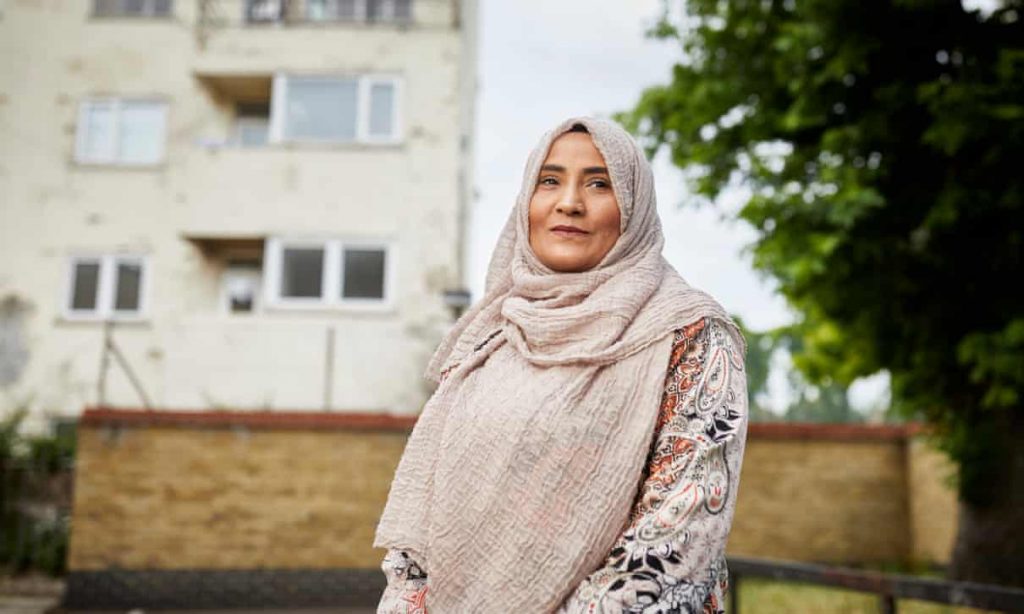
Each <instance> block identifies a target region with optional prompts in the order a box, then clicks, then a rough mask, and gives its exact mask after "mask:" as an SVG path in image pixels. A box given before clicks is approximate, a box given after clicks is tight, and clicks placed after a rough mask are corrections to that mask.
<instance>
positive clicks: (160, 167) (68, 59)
mask: <svg viewBox="0 0 1024 614" xmlns="http://www.w3.org/2000/svg"><path fill="white" fill-rule="evenodd" d="M475 14H476V9H475V3H474V2H473V1H472V0H46V1H45V2H38V1H32V2H29V1H24V0H22V1H19V0H0V401H2V403H3V404H4V406H5V408H9V407H15V406H25V407H28V408H30V411H31V416H32V421H30V424H34V425H35V427H36V428H40V427H41V426H46V425H51V424H53V423H54V422H55V421H56V422H59V421H67V420H73V419H74V418H75V417H76V416H78V415H79V414H80V413H81V411H82V409H83V408H84V407H87V406H96V405H99V406H108V407H115V408H117V407H130V408H142V407H146V408H152V409H174V410H192V409H195V410H209V409H240V410H262V409H267V410H274V411H294V410H301V411H311V410H316V411H321V410H328V411H336V412H360V413H367V412H370V413H373V412H381V413H392V414H414V413H416V412H418V411H419V410H420V408H421V405H422V403H423V402H424V401H425V400H426V398H427V396H428V395H429V392H430V390H429V387H428V385H427V383H426V382H425V380H424V379H423V378H422V371H423V368H424V367H425V365H426V361H427V359H428V358H429V356H430V353H431V352H432V350H433V348H434V347H435V346H436V344H437V342H438V340H439V339H440V337H441V335H442V334H443V333H444V331H445V330H446V329H447V327H448V326H450V325H451V322H452V321H453V318H454V317H456V316H457V315H458V313H459V310H460V309H461V308H463V307H464V306H465V303H466V301H467V294H466V293H465V291H464V290H463V288H464V287H465V280H464V275H465V269H464V266H463V253H464V247H463V246H464V234H465V227H466V219H467V211H468V207H469V204H470V193H471V189H470V178H471V176H472V172H471V170H472V169H471V166H470V165H471V155H472V142H473V135H472V127H473V100H474V92H475V68H474V66H475V58H474V49H475V40H474V37H475V21H476V20H475Z"/></svg>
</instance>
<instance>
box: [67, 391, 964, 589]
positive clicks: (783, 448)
mask: <svg viewBox="0 0 1024 614" xmlns="http://www.w3.org/2000/svg"><path fill="white" fill-rule="evenodd" d="M413 421H414V418H411V417H405V416H403V417H393V416H381V415H368V414H341V413H276V412H166V411H160V412H138V411H113V410H95V409H91V410H88V411H87V412H86V413H85V415H84V417H83V420H82V422H81V424H80V427H79V434H78V437H79V441H78V445H79V447H78V461H77V476H76V486H75V500H74V519H73V523H72V526H73V532H72V536H71V544H70V554H69V568H70V569H71V570H72V571H95V570H103V569H113V568H119V569H128V570H130V569H224V570H228V569H243V570H244V569H310V568H349V569H351V568H363V569H372V568H374V567H377V566H378V565H379V562H380V558H381V555H382V554H383V552H382V551H380V550H375V549H373V548H372V547H371V543H372V540H373V531H374V528H375V526H376V521H377V518H378V516H379V514H380V510H381V508H382V506H383V504H384V501H385V500H386V498H387V493H388V489H389V487H390V482H391V478H392V476H393V474H394V470H395V467H396V466H397V464H398V459H399V457H400V455H401V452H402V449H403V447H404V444H405V438H406V437H407V435H408V432H409V429H410V428H411V427H412V424H413ZM748 437H749V440H748V444H747V451H746V457H745V459H744V463H743V473H742V475H741V478H740V488H739V501H738V504H737V511H736V518H735V521H734V524H733V531H732V534H731V537H730V542H729V553H730V554H734V555H746V556H758V557H766V558H780V559H791V560H804V561H823V562H834V563H861V562H909V561H918V562H931V563H940V564H941V563H945V562H946V561H948V559H949V554H950V550H951V546H952V540H953V534H954V531H955V528H956V511H955V510H956V506H955V500H954V496H953V493H952V490H951V489H950V488H949V487H947V486H946V485H945V483H944V480H945V477H946V476H948V475H949V472H950V469H949V464H948V462H946V461H945V459H944V458H943V457H941V456H940V455H938V453H937V452H935V451H933V450H931V449H930V448H928V447H927V446H926V445H925V443H924V442H923V441H922V440H920V439H919V438H916V437H914V436H913V429H907V428H903V427H864V426H835V425H830V426H822V425H790V424H753V425H751V427H750V431H749V435H748Z"/></svg>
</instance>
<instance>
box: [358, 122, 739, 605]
mask: <svg viewBox="0 0 1024 614" xmlns="http://www.w3.org/2000/svg"><path fill="white" fill-rule="evenodd" d="M574 124H582V125H583V126H585V127H586V128H587V130H588V131H589V132H590V135H591V137H592V138H593V140H594V143H595V145H596V146H597V149H598V150H599V151H600V152H601V154H602V156H603V157H604V160H605V163H606V165H607V166H608V169H609V173H610V175H611V181H612V189H613V191H614V193H615V197H616V200H617V201H618V203H619V208H620V219H621V230H622V234H621V235H620V236H619V238H618V241H617V242H616V243H615V245H614V246H613V247H612V249H611V250H610V251H609V252H608V253H607V254H606V255H605V257H604V258H603V260H602V261H601V262H600V263H599V264H598V265H596V266H595V267H594V268H592V269H589V270H587V271H583V272H576V273H563V272H556V271H554V270H552V269H550V268H548V267H547V266H545V265H544V264H543V263H541V262H540V260H538V259H537V257H536V255H535V254H534V252H533V250H532V249H531V248H530V244H529V219H528V212H529V204H530V199H531V196H532V195H533V191H534V187H535V185H536V182H537V177H538V174H539V171H540V166H541V165H542V164H543V162H544V159H545V158H546V157H547V153H548V149H549V148H550V146H551V142H552V141H553V140H554V139H555V138H557V137H558V136H559V135H561V134H562V133H564V132H566V131H568V130H569V129H570V128H572V126H573V125H574ZM663 244H664V237H663V235H662V231H661V222H660V220H659V218H658V213H657V207H656V202H655V195H654V177H653V174H652V172H651V167H650V165H649V164H648V162H647V160H646V158H645V157H644V154H643V150H642V149H641V148H640V147H639V146H638V145H637V143H636V142H635V141H634V140H633V138H632V137H631V136H630V135H629V133H627V132H626V131H625V130H623V129H622V128H621V127H619V126H618V125H617V124H615V123H614V122H611V121H608V120H603V119H597V118H590V117H573V118H570V119H567V120H565V121H563V122H561V123H560V124H558V125H557V126H556V127H555V128H554V129H552V130H550V131H549V132H547V133H546V134H545V135H544V136H543V137H542V138H541V140H540V142H539V143H538V144H537V146H536V148H535V149H534V150H533V152H532V153H531V154H530V158H529V160H528V161H527V165H526V171H525V173H524V175H523V182H522V188H521V191H520V192H519V197H518V198H517V200H516V203H515V208H514V209H513V210H512V212H511V214H510V215H509V218H508V222H507V223H506V224H505V227H504V229H503V230H502V233H501V236H500V237H499V238H498V244H497V247H496V248H495V250H494V255H493V256H492V258H491V262H490V267H489V269H488V272H487V281H486V286H485V294H484V296H483V298H482V299H480V301H478V302H477V303H476V304H475V305H474V306H473V307H472V308H471V309H470V310H468V311H467V312H466V313H465V314H464V315H463V316H462V317H461V318H459V320H458V321H457V322H456V323H455V325H454V327H453V328H452V330H451V331H450V332H449V334H448V335H447V336H446V338H445V339H444V341H443V342H442V343H441V344H440V346H439V347H438V348H437V351H436V352H435V353H434V356H433V358H432V359H431V361H430V364H429V365H428V367H427V371H426V376H427V377H428V378H430V379H431V380H432V381H434V382H437V381H439V379H440V373H441V372H442V371H443V370H445V369H447V368H449V367H452V366H454V368H453V369H452V370H451V372H450V373H449V374H448V375H447V376H446V377H445V378H444V380H443V381H441V383H440V386H439V387H438V388H437V389H436V390H435V392H434V394H433V396H432V397H431V398H430V400H429V401H428V402H427V404H426V406H425V407H424V409H423V412H422V414H421V415H420V417H419V420H418V421H417V422H416V426H415V427H414V428H413V431H412V433H411V435H410V437H409V441H408V443H407V444H406V448H405V452H404V454H403V456H402V459H401V461H400V462H399V465H398V470H397V472H396V474H395V478H394V482H393V483H392V485H391V493H390V495H389V497H388V502H387V505H386V507H385V509H384V513H383V515H382V517H381V519H380V524H379V525H378V527H377V535H376V538H375V540H374V546H377V547H383V548H391V547H394V548H407V549H411V550H414V551H416V552H418V553H419V554H420V555H421V556H422V560H421V561H420V563H421V564H422V566H423V567H424V568H425V570H426V572H427V578H428V590H427V611H428V612H430V613H431V614H448V613H459V614H461V613H465V612H487V613H498V612H501V613H504V612H517V613H518V612H524V613H540V612H551V611H553V610H555V609H557V607H558V606H559V605H560V604H561V603H562V601H564V599H565V598H566V597H567V596H568V595H569V593H571V592H572V590H573V589H574V588H575V587H576V586H577V585H578V584H579V583H580V582H581V581H582V580H583V579H584V578H585V577H586V576H587V575H588V574H589V573H590V572H592V571H593V570H594V569H596V568H597V567H599V566H600V565H601V563H602V562H603V559H604V558H605V556H607V554H608V552H609V551H610V550H611V548H612V546H613V545H614V542H615V540H616V538H617V537H618V535H619V533H620V532H621V531H622V530H623V529H624V527H625V524H626V522H627V521H628V518H629V512H630V508H631V506H632V503H633V499H634V497H635V495H636V492H637V489H638V488H639V485H640V484H639V482H640V479H641V476H642V471H643V466H644V463H645V461H646V458H647V454H648V451H649V447H650V444H651V441H652V436H653V434H654V429H655V423H656V419H657V414H658V409H659V405H660V401H661V395H662V390H663V384H664V380H665V375H666V369H667V367H668V361H669V353H670V350H671V345H672V340H673V339H672V335H671V334H670V333H671V332H672V331H673V330H674V329H676V328H680V327H682V326H683V325H685V324H689V323H690V322H692V321H694V320H696V319H698V318H700V317H702V316H717V317H720V318H722V319H724V320H725V321H726V322H727V323H728V324H729V325H730V327H729V328H730V330H731V332H732V333H733V335H734V338H735V342H736V343H737V346H738V347H739V348H740V349H741V352H745V349H746V345H745V343H744V341H743V337H742V334H741V333H740V332H739V329H738V328H736V326H735V324H733V323H732V320H731V319H730V318H729V317H728V315H727V314H726V312H725V311H724V310H723V309H722V307H721V306H720V305H719V304H718V303H717V302H716V301H715V300H714V299H713V298H712V297H711V296H709V295H708V294H706V293H704V292H702V291H700V290H697V289H695V288H693V287H691V286H690V285H689V284H687V283H686V281H684V280H683V278H682V277H680V275H679V274H678V273H677V272H676V271H675V269H673V268H672V266H671V265H670V264H669V263H668V262H667V261H666V260H665V259H664V257H663V256H662V255H661V250H662V246H663Z"/></svg>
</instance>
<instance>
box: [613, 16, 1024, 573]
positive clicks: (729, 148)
mask: <svg viewBox="0 0 1024 614" xmlns="http://www.w3.org/2000/svg"><path fill="white" fill-rule="evenodd" d="M680 4H681V3H680ZM677 6H678V5H677V4H676V3H675V2H670V1H669V0H665V4H664V13H663V16H662V18H661V20H660V21H659V22H658V23H657V24H656V26H655V27H653V28H652V30H651V31H650V35H652V36H655V37H658V38H662V39H674V40H676V41H678V42H679V44H680V45H681V56H682V57H681V60H680V61H679V62H678V63H677V64H676V66H675V67H674V69H673V72H672V75H671V79H670V81H669V83H667V84H665V85H661V86H657V87H653V88H650V89H648V90H646V91H645V92H644V93H643V95H642V96H641V98H640V100H639V102H638V103H637V105H636V107H635V108H634V109H633V110H631V111H628V112H625V113H622V114H619V116H618V119H619V120H620V121H622V122H623V123H624V124H625V125H626V126H627V127H629V128H630V129H631V130H632V131H633V132H634V133H635V134H636V135H637V136H638V138H639V139H640V140H641V141H642V142H643V143H644V144H645V146H646V147H647V149H648V151H649V153H651V154H652V155H653V153H654V152H655V151H656V150H657V149H659V148H662V147H667V148H668V149H669V151H670V153H671V156H672V160H673V162H674V164H676V165H677V166H680V167H683V168H684V169H686V174H687V176H688V177H689V178H690V181H691V182H692V189H693V190H694V192H695V193H696V194H697V195H698V196H699V197H700V199H699V200H700V202H713V201H714V199H715V198H716V197H717V196H718V195H719V194H721V193H722V192H723V190H726V189H728V188H729V186H733V185H745V186H746V187H747V188H749V190H750V194H751V196H750V198H749V200H748V201H747V202H746V203H745V205H744V207H743V208H742V210H741V211H740V213H739V216H740V217H741V218H742V219H743V220H745V221H746V222H748V223H750V224H751V225H752V226H753V227H754V228H755V229H756V230H757V232H758V237H757V239H756V240H755V242H754V244H753V245H752V250H753V254H754V266H755V267H756V268H758V269H760V270H762V271H764V272H766V273H767V274H770V275H771V276H773V277H774V278H775V279H776V280H777V281H778V283H779V286H780V290H781V292H782V293H783V294H784V296H785V297H786V299H787V300H788V301H789V302H790V304H791V305H792V306H793V307H795V308H796V309H797V310H798V311H799V312H800V313H801V314H802V319H801V321H800V322H799V324H798V325H797V329H798V334H799V337H800V339H801V344H800V345H801V347H800V349H799V352H798V353H797V354H795V355H794V364H795V365H796V366H797V368H799V369H800V371H801V373H802V374H803V376H805V377H807V378H808V380H809V381H811V382H815V383H822V382H828V381H834V382H836V383H838V384H840V385H844V386H845V385H848V384H849V383H850V382H851V381H853V379H855V378H857V377H860V376H866V375H871V374H873V373H876V372H878V371H879V370H881V369H888V370H889V372H890V374H891V377H892V398H893V403H894V405H895V406H896V407H897V408H898V409H899V411H900V413H901V414H902V415H904V416H906V417H908V418H914V419H923V420H925V421H927V422H928V423H929V424H930V425H931V427H932V430H933V432H934V433H935V436H936V438H937V440H938V441H939V443H940V445H941V447H942V448H943V449H944V450H946V451H947V452H948V453H949V454H950V456H951V457H952V458H953V459H954V461H955V462H956V463H957V465H958V468H959V496H960V500H961V514H960V529H959V533H958V537H957V544H956V547H955V551H954V559H953V564H952V565H951V569H950V573H951V575H952V576H953V577H955V578H960V579H970V580H975V581H983V582H1000V583H1004V584H1011V585H1017V586H1024V445H1021V442H1024V412H1022V411H1021V403H1022V399H1021V391H1022V389H1024V300H1022V298H1021V296H1022V295H1021V293H1019V292H1017V288H1016V286H1018V285H1020V280H1021V279H1024V274H1022V271H1021V255H1022V253H1024V249H1022V248H1024V245H1022V230H1024V229H1022V226H1024V217H1022V213H1024V212H1022V201H1024V184H1022V178H1024V172H1022V167H1021V160H1024V0H1009V1H1006V2H1003V3H1002V4H1000V5H999V6H998V7H995V8H994V10H992V11H990V12H986V13H982V12H981V11H978V10H968V9H965V8H964V7H963V6H961V4H960V3H959V2H951V1H939V0H890V1H888V2H860V1H857V0H808V1H800V0H744V1H740V0H731V1H730V0H687V2H686V3H685V5H684V8H682V9H677Z"/></svg>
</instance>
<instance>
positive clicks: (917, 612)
mask: <svg viewBox="0 0 1024 614" xmlns="http://www.w3.org/2000/svg"><path fill="white" fill-rule="evenodd" d="M740 608H741V609H740V612H742V614H776V613H779V614H782V613H783V612H785V613H787V614H790V613H792V612H800V613H801V614H816V613H821V614H833V613H835V614H875V613H876V612H878V611H879V610H878V597H877V596H875V595H872V594H870V593H861V592H857V591H849V590H845V589H840V588H826V587H820V586H814V585H809V584H800V583H797V582H777V581H774V580H764V579H761V578H743V579H742V581H741V582H740ZM896 609H897V611H898V612H899V614H981V613H983V612H985V611H984V610H976V609H974V608H963V607H956V606H950V605H943V604H939V603H930V602H925V601H916V600H910V599H900V600H898V601H897V602H896ZM729 611H730V612H732V613H735V610H733V609H731V608H730V610H729Z"/></svg>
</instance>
